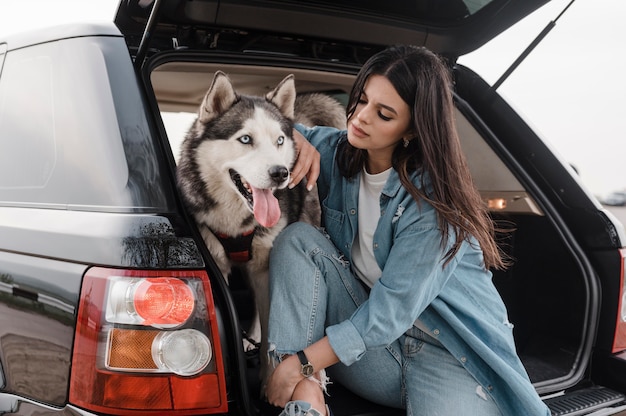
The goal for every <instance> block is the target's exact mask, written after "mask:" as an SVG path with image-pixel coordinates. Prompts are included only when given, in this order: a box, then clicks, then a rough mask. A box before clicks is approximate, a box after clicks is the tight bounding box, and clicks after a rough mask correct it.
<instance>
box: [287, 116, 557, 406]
mask: <svg viewBox="0 0 626 416" xmlns="http://www.w3.org/2000/svg"><path fill="white" fill-rule="evenodd" d="M296 128H297V129H298V131H300V132H301V133H303V134H304V136H305V137H307V139H308V140H309V142H310V143H311V144H313V145H314V146H315V147H316V148H317V150H318V151H319V152H320V154H321V166H320V169H321V172H320V177H319V179H318V181H317V185H318V191H319V193H320V201H322V220H323V225H324V227H325V229H326V232H327V233H328V234H329V236H330V238H331V240H332V241H333V243H334V244H335V246H336V247H337V248H338V249H339V250H340V251H341V252H342V253H343V255H344V256H345V258H346V259H347V260H349V261H350V260H351V255H350V253H351V248H352V244H353V241H354V237H355V234H356V232H357V218H358V215H357V209H358V192H359V177H358V176H357V177H355V178H352V179H346V178H344V177H343V176H341V175H340V173H339V171H338V167H337V164H336V163H335V154H336V150H337V145H338V144H339V143H340V142H341V141H343V140H346V133H345V131H338V130H336V129H332V128H329V127H315V128H310V129H309V128H306V127H303V126H301V125H297V126H296ZM413 180H414V183H415V184H416V185H418V186H421V182H422V181H421V177H420V175H419V174H415V175H414V178H413ZM425 182H426V183H428V181H425ZM453 240H454V235H452V234H451V235H450V237H449V242H448V247H444V248H442V247H441V230H440V228H439V226H438V224H437V215H436V211H435V209H434V208H433V207H432V206H431V205H430V204H429V203H428V202H426V201H423V200H422V201H420V202H419V203H416V201H415V200H414V199H413V197H412V196H411V195H410V194H409V193H408V192H407V191H406V190H405V189H404V188H403V187H402V185H401V183H400V179H399V176H398V174H397V172H395V171H393V170H392V172H391V175H390V177H389V179H388V180H387V182H386V184H385V186H384V188H383V191H382V195H381V198H380V220H379V222H378V226H377V228H376V231H375V233H374V241H373V247H374V256H375V258H376V261H377V262H378V265H379V267H380V269H381V270H382V275H381V278H380V280H379V281H378V282H377V283H376V284H375V285H374V287H373V288H372V290H371V292H370V296H369V300H368V301H367V302H365V303H364V304H362V305H361V306H360V307H359V308H358V309H357V310H356V311H355V313H354V314H353V315H352V317H351V318H350V319H349V320H347V321H344V322H342V323H339V324H337V325H333V326H330V327H328V328H327V330H326V333H327V336H328V338H329V341H330V343H331V345H332V347H333V350H334V351H335V353H336V354H337V356H338V357H339V359H340V360H341V362H342V363H343V364H345V365H350V364H352V363H354V362H355V361H357V360H358V359H359V358H360V357H361V356H362V355H363V354H364V353H365V352H366V351H367V350H368V349H374V348H381V347H384V346H386V345H388V344H390V343H392V342H393V341H394V340H395V339H397V338H399V337H400V336H401V335H402V334H403V333H404V332H406V331H407V329H409V328H410V327H411V326H412V325H413V323H414V322H415V321H416V320H417V319H418V318H419V321H420V322H421V324H422V325H420V328H421V329H426V330H427V331H428V333H429V334H430V335H431V336H432V337H434V338H436V339H437V340H439V342H441V344H443V345H444V346H445V348H446V349H447V350H448V351H450V353H451V354H452V355H453V356H454V357H456V358H457V359H458V360H459V362H460V363H461V364H462V365H463V366H464V367H465V368H466V369H467V370H468V371H469V373H470V374H471V375H472V376H473V377H474V378H475V379H476V380H477V381H478V382H479V383H480V384H481V385H482V386H483V387H484V388H485V389H486V390H488V391H489V393H490V394H491V396H492V397H493V398H494V400H495V401H496V403H498V405H499V407H500V409H501V410H502V411H503V414H505V415H520V416H522V415H523V416H529V415H530V416H535V415H550V411H549V410H548V408H547V406H546V405H545V404H544V403H543V402H542V401H541V400H540V398H539V396H538V395H537V393H536V391H535V389H534V387H533V386H532V384H531V383H530V381H529V379H528V375H527V373H526V371H525V369H524V367H523V365H522V363H521V361H520V359H519V358H518V356H517V353H516V350H515V344H514V341H513V331H512V329H513V325H512V324H511V323H509V321H508V318H507V311H506V307H505V305H504V303H503V301H502V299H501V297H500V295H499V293H498V291H497V290H496V288H495V286H494V285H493V283H492V275H491V272H489V271H488V270H486V269H485V268H484V267H483V254H482V251H481V250H480V248H479V247H478V242H477V241H475V240H474V241H471V242H467V241H464V242H463V243H462V245H461V248H460V250H459V251H458V253H457V254H456V256H455V257H454V258H453V259H452V260H451V261H450V262H449V263H448V264H447V265H446V266H445V267H443V261H442V259H443V257H444V253H446V252H447V251H448V249H449V247H450V246H451V245H452V244H453ZM422 327H424V328H422Z"/></svg>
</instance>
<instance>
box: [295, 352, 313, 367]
mask: <svg viewBox="0 0 626 416" xmlns="http://www.w3.org/2000/svg"><path fill="white" fill-rule="evenodd" d="M296 354H297V355H298V359H299V360H300V364H302V365H307V364H310V363H309V359H308V358H307V357H306V354H305V353H304V351H302V350H300V351H298V352H297V353H296Z"/></svg>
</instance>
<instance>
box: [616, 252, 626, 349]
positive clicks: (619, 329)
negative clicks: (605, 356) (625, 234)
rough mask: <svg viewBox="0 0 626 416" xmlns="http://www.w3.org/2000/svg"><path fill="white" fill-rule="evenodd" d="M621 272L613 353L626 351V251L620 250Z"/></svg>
mask: <svg viewBox="0 0 626 416" xmlns="http://www.w3.org/2000/svg"><path fill="white" fill-rule="evenodd" d="M620 256H621V262H622V271H621V276H620V293H619V304H618V307H617V324H616V325H615V337H614V338H613V352H614V353H616V352H620V351H624V350H626V281H624V278H625V276H624V268H625V262H626V260H625V259H626V249H621V250H620Z"/></svg>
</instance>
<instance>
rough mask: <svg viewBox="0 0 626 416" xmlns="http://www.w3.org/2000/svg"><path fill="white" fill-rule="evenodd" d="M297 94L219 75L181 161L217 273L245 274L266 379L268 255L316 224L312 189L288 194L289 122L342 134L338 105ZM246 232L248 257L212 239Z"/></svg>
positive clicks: (184, 185) (187, 198)
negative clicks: (296, 228)
mask: <svg viewBox="0 0 626 416" xmlns="http://www.w3.org/2000/svg"><path fill="white" fill-rule="evenodd" d="M296 95H297V94H296V89H295V82H294V77H293V76H292V75H289V76H287V77H286V78H285V79H283V80H282V81H281V82H280V83H279V84H278V86H277V87H276V88H275V89H274V90H273V91H271V92H269V93H268V94H267V95H266V96H265V97H256V96H246V95H240V94H238V93H237V92H236V91H235V89H234V87H233V85H232V83H231V81H230V80H229V78H228V76H227V75H226V74H224V73H223V72H221V71H217V72H216V73H215V76H214V78H213V82H212V84H211V86H210V88H209V90H208V92H207V93H206V96H205V97H204V100H203V102H202V103H201V105H200V108H199V110H198V117H197V119H196V120H195V122H194V123H193V125H192V126H191V128H190V130H189V131H188V133H187V136H186V137H185V139H184V141H183V143H182V147H181V154H180V159H179V162H178V172H177V174H178V185H179V188H180V190H181V192H182V195H183V198H184V202H185V204H186V206H187V209H188V210H189V211H190V213H191V214H192V215H193V216H194V218H195V220H196V222H197V224H198V227H199V229H200V232H201V234H202V237H203V239H204V242H205V243H206V245H207V246H208V249H209V251H210V253H211V254H212V255H213V257H214V259H215V261H216V263H217V265H218V266H219V268H220V269H221V272H222V274H223V275H224V277H226V278H227V279H228V276H229V274H230V272H231V269H232V267H233V265H235V264H238V265H241V266H243V267H244V268H245V270H246V271H247V275H248V277H249V284H250V286H251V288H252V291H253V293H254V298H255V303H256V312H257V317H258V318H257V319H255V325H253V328H252V329H251V330H250V331H249V335H250V337H252V338H253V339H256V340H257V341H261V350H260V358H261V378H262V379H263V380H264V379H265V377H266V375H267V374H266V371H267V370H268V369H267V365H268V363H267V340H266V334H267V332H266V327H267V318H268V313H269V299H268V298H269V296H268V279H269V276H268V263H269V262H268V256H269V251H270V249H271V248H272V245H273V241H274V239H275V237H276V236H277V235H278V233H279V232H280V231H281V230H282V229H283V228H284V227H285V226H286V225H287V224H289V223H292V222H294V221H306V222H309V223H311V224H314V225H317V224H318V223H319V221H320V207H319V201H318V199H317V192H316V190H313V191H310V192H307V191H306V189H305V184H304V181H303V182H302V183H301V184H299V185H298V186H297V187H295V188H293V189H287V185H288V183H289V179H290V170H291V168H292V167H293V164H294V162H295V159H296V152H297V150H296V148H295V145H294V142H293V137H292V132H293V124H294V121H297V122H302V123H303V124H307V125H313V124H316V125H332V126H335V127H338V128H345V113H344V109H343V107H342V106H341V104H339V102H337V101H336V100H334V99H332V98H330V97H328V96H326V95H323V94H305V95H302V96H298V97H296ZM274 195H275V196H276V198H275V197H274ZM276 199H277V200H276ZM251 230H254V234H253V237H252V241H251V248H250V249H251V258H250V259H249V260H248V261H245V262H241V263H240V259H239V260H234V261H233V260H231V258H229V256H228V253H227V252H226V250H225V249H224V245H223V244H222V242H220V240H219V239H218V238H217V237H216V235H224V236H230V237H238V236H241V235H244V234H246V233H249V232H250V231H251Z"/></svg>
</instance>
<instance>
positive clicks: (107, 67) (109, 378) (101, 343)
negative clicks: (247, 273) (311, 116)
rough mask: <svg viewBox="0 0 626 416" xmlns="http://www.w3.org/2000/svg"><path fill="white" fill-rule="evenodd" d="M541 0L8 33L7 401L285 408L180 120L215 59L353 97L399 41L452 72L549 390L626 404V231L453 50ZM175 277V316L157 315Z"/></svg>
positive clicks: (2, 227)
mask: <svg viewBox="0 0 626 416" xmlns="http://www.w3.org/2000/svg"><path fill="white" fill-rule="evenodd" d="M544 3H547V0H491V1H489V0H485V1H472V0H464V1H461V0H458V1H454V0H447V1H441V0H412V1H390V2H377V1H369V0H363V1H352V0H271V1H270V0H254V1H246V2H242V1H239V0H156V1H152V0H123V1H121V2H120V6H119V9H118V12H117V14H116V18H115V22H114V23H111V24H102V25H91V24H84V25H69V26H61V27H54V28H49V29H44V30H40V31H35V32H32V33H26V34H22V35H15V36H11V37H8V38H7V39H0V414H5V415H36V414H37V415H39V414H45V415H59V416H61V415H151V414H154V415H163V414H168V415H216V414H217V415H233V416H234V415H246V416H252V415H271V414H276V413H277V409H275V408H272V407H271V406H268V405H267V404H266V403H265V402H264V401H263V400H261V399H260V398H259V382H258V365H259V364H258V356H255V354H254V353H249V352H246V351H244V349H243V348H242V328H245V327H246V324H247V323H248V321H249V320H250V319H251V318H252V311H251V309H252V308H251V307H250V305H251V298H250V293H249V289H248V288H247V286H246V285H245V283H243V281H244V280H243V279H239V277H241V276H240V274H239V272H238V270H235V271H234V272H233V277H231V279H230V280H231V285H230V286H228V285H227V284H226V281H225V279H224V276H222V275H221V273H220V271H219V269H218V268H217V267H216V266H215V263H214V261H213V258H212V255H211V253H210V252H209V251H208V250H207V248H206V246H205V245H204V244H203V242H202V238H201V236H200V235H199V232H198V229H197V228H196V226H195V223H194V221H193V219H192V218H191V217H190V216H189V215H188V213H187V212H186V211H185V209H184V208H183V205H182V203H181V199H180V194H179V192H178V190H177V189H176V182H175V168H176V158H177V156H178V151H177V143H178V142H179V141H180V139H181V137H180V134H179V133H178V132H179V131H181V130H184V126H183V128H182V129H181V128H180V126H176V125H175V123H173V122H172V120H176V119H183V120H186V121H185V123H188V122H189V120H190V118H192V117H193V114H194V113H195V111H196V109H197V107H198V105H199V103H200V102H201V99H202V98H203V96H204V94H205V92H206V91H207V89H208V87H209V84H210V82H211V79H212V78H213V74H214V73H215V71H217V70H221V71H223V72H226V73H227V74H228V75H229V76H230V78H231V80H232V81H233V83H234V85H235V87H236V89H237V90H238V91H240V92H243V93H248V94H262V93H264V92H266V91H268V88H273V86H274V85H276V84H277V83H278V82H279V81H280V80H281V79H283V78H284V76H285V75H287V74H294V76H295V79H296V87H297V90H298V91H299V92H312V91H315V92H322V93H325V94H329V95H332V96H334V97H336V98H338V99H339V100H344V101H343V102H345V98H346V96H347V94H348V92H349V89H350V87H351V85H352V82H353V79H354V77H355V75H356V73H357V71H358V69H359V68H360V66H361V65H362V64H363V62H364V61H365V60H366V59H367V58H368V57H369V56H371V55H372V54H373V53H375V52H376V51H378V50H381V49H382V48H384V47H385V46H386V45H388V44H394V43H412V44H417V45H425V46H427V47H428V48H430V49H432V50H433V51H435V52H437V53H439V54H441V55H442V56H444V57H445V58H446V59H447V62H448V63H449V65H450V69H451V71H452V72H453V74H454V82H455V86H454V87H455V104H456V110H457V113H456V115H457V127H458V130H459V133H460V136H461V140H462V145H463V149H464V151H465V154H466V156H467V159H468V163H469V164H470V169H471V172H472V176H473V180H474V182H475V183H476V185H477V187H478V189H479V190H480V192H481V195H482V196H483V198H484V201H485V203H487V204H488V206H489V207H490V211H491V214H492V216H493V219H494V220H495V221H498V222H506V224H512V225H513V226H514V228H515V231H514V232H513V233H512V234H510V235H506V236H503V238H502V245H503V248H504V249H505V250H506V251H507V252H508V253H509V254H510V255H511V256H512V257H513V258H514V259H515V263H514V265H513V267H511V268H510V269H508V270H506V271H495V272H494V277H493V279H494V282H495V284H496V286H497V288H498V290H499V291H500V293H501V295H502V297H503V299H504V301H505V303H506V305H507V308H508V310H509V313H510V321H511V322H513V323H514V325H515V329H514V331H515V332H514V333H515V338H516V343H517V349H518V352H519V355H520V357H521V358H522V361H523V363H524V365H525V367H526V369H527V371H528V374H529V375H530V378H531V381H532V382H533V384H534V386H535V388H536V389H537V391H538V393H539V394H540V395H541V396H542V398H543V399H544V400H545V401H546V402H547V403H548V405H549V406H550V408H551V410H552V413H553V415H582V414H589V413H591V412H593V411H597V410H600V409H602V410H603V413H602V414H603V415H610V414H618V413H619V412H621V411H623V410H624V409H625V408H626V403H625V400H626V287H625V281H624V259H625V257H626V235H625V233H624V228H623V226H622V225H621V224H620V223H619V222H618V221H617V220H616V219H615V218H614V217H613V216H612V215H611V214H610V213H609V212H608V211H607V210H606V209H604V208H603V206H602V205H601V204H600V203H599V201H598V200H597V199H596V198H595V197H594V196H592V195H590V194H589V193H588V192H587V191H586V190H585V189H583V188H581V186H580V184H579V181H578V179H577V178H576V174H575V172H574V171H573V169H572V168H571V167H570V166H568V165H567V164H565V163H563V162H562V161H561V160H560V159H559V158H558V157H557V156H556V155H555V154H553V153H552V152H551V151H550V148H549V147H548V146H546V145H545V144H544V143H543V142H542V141H541V139H540V138H539V137H538V136H537V134H536V133H535V132H534V131H533V130H532V129H531V127H530V126H529V125H528V124H526V123H525V122H524V121H523V120H522V118H521V117H519V115H518V114H517V113H516V112H515V111H514V110H513V109H512V108H511V107H510V106H509V105H508V104H507V102H506V101H505V100H504V99H502V97H500V96H499V95H498V93H497V91H495V90H494V89H493V88H492V87H491V86H490V85H488V84H487V83H485V82H484V81H483V80H482V79H481V78H480V77H479V76H478V75H477V74H476V73H474V72H473V71H472V70H471V69H470V68H467V67H465V66H462V65H459V64H458V63H457V59H458V57H459V56H461V55H463V54H466V53H469V52H470V51H472V50H475V49H476V48H478V47H480V46H481V45H483V44H484V43H485V42H487V41H488V40H489V39H491V38H492V37H494V36H496V35H498V34H499V33H500V32H502V31H503V30H505V29H506V28H507V27H509V26H510V25H512V24H514V23H515V22H517V21H518V20H520V19H522V18H523V17H524V16H526V15H528V14H529V13H532V12H533V11H534V10H536V9H537V8H539V7H540V6H542V5H543V4H544ZM164 120H165V121H167V124H166V123H165V122H164ZM160 288H165V289H166V290H164V291H161V290H159V289H160ZM170 292H171V293H174V292H175V293H179V294H181V293H182V294H183V298H184V299H185V302H186V303H185V304H186V305H190V304H191V305H193V307H192V308H188V307H185V305H183V304H182V303H181V304H179V303H176V302H175V299H173V298H171V297H168V295H167V293H170ZM149 295H153V296H149ZM159 296H161V297H160V301H161V302H163V303H167V302H170V301H171V302H172V304H174V305H176V308H177V309H176V310H177V311H179V312H180V314H176V315H175V316H176V318H175V319H174V321H168V322H165V323H164V322H161V321H159V320H158V319H157V318H158V316H156V315H154V313H155V312H151V311H152V310H153V307H156V306H159V305H160V304H159V303H157V302H158V300H159ZM142 317H143V318H142ZM451 394H454V392H451ZM329 400H330V402H331V406H332V409H333V412H334V414H335V415H337V416H342V415H390V414H402V412H401V411H397V410H392V409H387V408H384V407H382V406H377V405H374V404H372V403H370V402H369V401H367V400H366V398H360V397H356V396H354V395H353V394H351V393H350V392H348V391H347V390H345V389H344V388H342V386H340V385H338V384H333V385H332V386H330V397H329Z"/></svg>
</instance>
